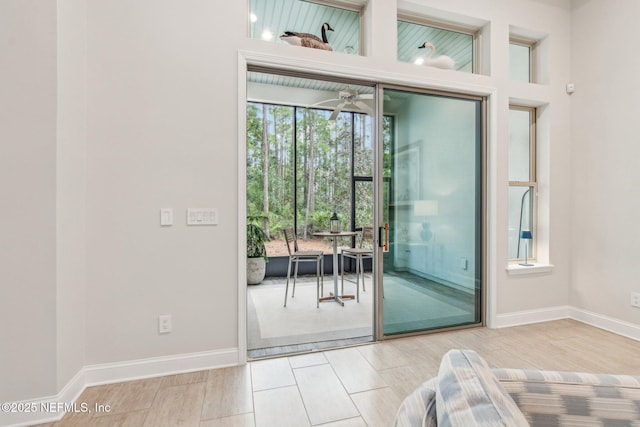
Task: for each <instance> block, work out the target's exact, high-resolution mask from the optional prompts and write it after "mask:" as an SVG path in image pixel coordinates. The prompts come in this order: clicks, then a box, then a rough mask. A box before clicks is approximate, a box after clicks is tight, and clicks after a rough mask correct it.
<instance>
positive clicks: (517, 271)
mask: <svg viewBox="0 0 640 427" xmlns="http://www.w3.org/2000/svg"><path fill="white" fill-rule="evenodd" d="M506 270H507V273H509V275H510V276H519V275H529V274H550V273H551V272H552V271H553V264H544V263H532V265H531V266H524V265H520V264H509V265H508V266H507V268H506Z"/></svg>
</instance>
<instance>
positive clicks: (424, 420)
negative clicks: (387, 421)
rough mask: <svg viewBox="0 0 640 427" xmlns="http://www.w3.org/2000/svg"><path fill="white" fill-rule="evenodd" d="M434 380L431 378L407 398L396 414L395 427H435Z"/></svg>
mask: <svg viewBox="0 0 640 427" xmlns="http://www.w3.org/2000/svg"><path fill="white" fill-rule="evenodd" d="M436 381H437V380H436V379H435V378H432V379H430V380H429V381H427V382H425V383H424V384H422V385H421V386H420V387H418V388H417V389H416V390H414V391H413V392H412V393H411V394H410V395H409V396H407V397H406V398H405V399H404V401H403V402H402V405H400V409H398V413H397V414H396V419H395V423H394V424H393V425H394V426H395V427H420V426H423V427H435V426H437V425H438V424H437V419H436V416H435V407H436Z"/></svg>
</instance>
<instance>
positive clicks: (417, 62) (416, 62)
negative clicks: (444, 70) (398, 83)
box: [413, 58, 424, 65]
mask: <svg viewBox="0 0 640 427" xmlns="http://www.w3.org/2000/svg"><path fill="white" fill-rule="evenodd" d="M413 63H414V64H416V65H422V64H424V58H418V59H416V60H415V61H413Z"/></svg>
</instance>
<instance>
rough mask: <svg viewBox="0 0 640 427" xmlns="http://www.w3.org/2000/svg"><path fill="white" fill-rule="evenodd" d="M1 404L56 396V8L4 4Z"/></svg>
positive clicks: (0, 36) (26, 1)
mask: <svg viewBox="0 0 640 427" xmlns="http://www.w3.org/2000/svg"><path fill="white" fill-rule="evenodd" d="M0 94H1V95H0V203H1V208H0V290H1V291H2V295H0V316H1V318H2V325H3V327H2V328H0V384H1V386H0V401H2V402H4V401H7V400H9V401H10V400H14V399H15V400H18V399H25V398H28V397H33V396H41V395H47V394H54V393H55V392H56V3H55V2H42V1H40V0H13V1H2V2H0Z"/></svg>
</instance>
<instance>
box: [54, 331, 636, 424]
mask: <svg viewBox="0 0 640 427" xmlns="http://www.w3.org/2000/svg"><path fill="white" fill-rule="evenodd" d="M451 348H469V349H474V350H476V351H478V352H479V353H480V354H481V355H482V356H483V357H484V358H486V360H487V361H488V363H489V364H490V365H492V366H494V367H497V366H501V367H512V368H535V369H549V370H571V371H584V372H606V373H614V374H622V373H625V374H635V375H640V357H638V355H640V342H637V341H634V340H631V339H627V338H624V337H621V336H618V335H615V334H612V333H609V332H606V331H603V330H600V329H597V328H594V327H591V326H588V325H585V324H582V323H579V322H576V321H572V320H559V321H554V322H546V323H539V324H534V325H526V326H518V327H512V328H504V329H486V328H474V329H468V330H464V331H455V332H446V333H439V334H433V335H423V336H417V337H410V338H401V339H396V340H389V341H385V342H379V343H374V344H367V345H362V346H358V347H349V348H343V349H336V350H328V351H322V352H315V353H309V354H303V355H297V356H290V357H280V358H274V359H265V360H259V361H253V362H250V363H249V364H247V365H245V366H238V367H232V368H224V369H215V370H209V371H202V372H195V373H188V374H181V375H172V376H166V377H160V378H152V379H146V380H138V381H131V382H125V383H118V384H110V385H104V386H97V387H89V388H87V389H86V390H85V391H84V393H83V394H82V395H81V396H80V398H79V399H78V403H80V402H85V403H87V404H88V405H89V407H93V405H94V404H95V403H98V404H103V405H110V407H111V411H110V412H109V413H100V414H97V413H90V414H80V413H74V414H67V415H66V416H65V418H63V419H62V420H61V421H60V422H58V423H53V424H48V425H47V426H154V427H157V426H177V425H181V426H182V425H184V426H201V427H214V426H224V427H234V426H238V427H240V426H251V427H254V426H256V427H258V426H259V427H262V426H277V427H284V426H295V427H300V426H310V425H313V426H317V425H321V426H326V427H329V426H331V427H347V426H374V427H377V426H381V427H382V426H390V425H391V424H392V421H393V418H394V415H395V412H396V410H397V408H398V406H399V405H400V402H401V400H402V399H403V398H404V396H406V395H407V394H408V393H409V392H410V391H411V390H413V389H414V388H415V387H417V386H418V385H419V384H421V383H422V382H424V381H425V380H427V379H428V378H430V377H432V376H433V375H435V374H436V373H437V370H438V365H439V360H440V358H441V356H442V355H443V354H444V353H445V352H446V351H448V350H449V349H451Z"/></svg>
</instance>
